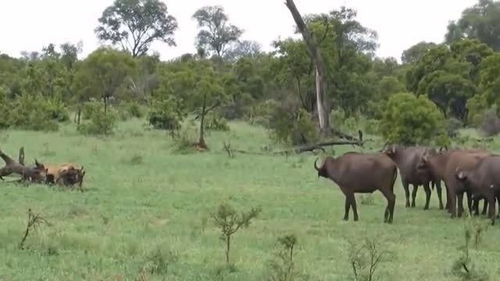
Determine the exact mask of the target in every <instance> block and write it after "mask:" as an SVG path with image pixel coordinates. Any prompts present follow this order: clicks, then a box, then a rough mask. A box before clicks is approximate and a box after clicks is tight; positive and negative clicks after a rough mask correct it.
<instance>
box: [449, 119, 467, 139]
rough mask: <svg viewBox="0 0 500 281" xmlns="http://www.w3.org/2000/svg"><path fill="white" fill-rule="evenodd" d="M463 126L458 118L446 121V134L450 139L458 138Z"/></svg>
mask: <svg viewBox="0 0 500 281" xmlns="http://www.w3.org/2000/svg"><path fill="white" fill-rule="evenodd" d="M463 125H464V124H463V123H462V121H460V120H458V119H456V118H450V119H448V120H446V134H447V135H448V137H450V138H456V137H457V136H458V130H460V128H462V127H463Z"/></svg>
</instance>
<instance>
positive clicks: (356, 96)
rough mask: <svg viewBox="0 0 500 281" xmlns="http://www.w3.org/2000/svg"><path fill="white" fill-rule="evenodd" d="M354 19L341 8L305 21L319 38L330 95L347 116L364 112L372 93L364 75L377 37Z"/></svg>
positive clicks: (353, 13)
mask: <svg viewBox="0 0 500 281" xmlns="http://www.w3.org/2000/svg"><path fill="white" fill-rule="evenodd" d="M356 15H357V12H356V11H355V10H353V9H349V8H346V7H341V8H340V9H339V10H333V11H331V12H330V13H329V14H323V15H312V16H309V17H308V18H307V19H306V22H307V23H308V26H309V27H310V30H311V32H312V33H314V34H316V35H317V36H318V38H320V47H321V49H322V53H323V54H325V64H326V67H327V70H328V73H329V76H328V82H329V83H328V84H329V85H331V86H330V89H331V90H330V92H329V94H330V95H331V98H332V99H333V100H335V103H336V104H337V106H338V107H340V108H342V109H343V110H344V111H345V112H346V113H347V114H348V115H353V114H356V113H358V112H362V111H364V108H365V106H363V105H364V104H366V103H367V102H368V100H370V98H371V95H372V93H373V92H374V91H375V89H374V87H373V84H374V83H372V82H371V81H370V79H369V77H367V75H368V74H369V72H370V69H371V67H372V56H373V52H374V51H375V49H376V47H377V42H376V39H377V34H376V32H374V31H372V30H370V29H368V28H366V27H365V26H363V25H362V24H361V23H359V22H358V21H357V20H356ZM396 65H397V63H396Z"/></svg>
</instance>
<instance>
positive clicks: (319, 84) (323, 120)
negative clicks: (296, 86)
mask: <svg viewBox="0 0 500 281" xmlns="http://www.w3.org/2000/svg"><path fill="white" fill-rule="evenodd" d="M325 78H326V77H324V76H323V75H321V74H320V72H319V71H318V69H317V68H316V106H317V108H318V120H319V128H320V130H321V131H322V133H323V134H328V130H329V129H330V124H329V123H330V120H329V116H328V115H329V112H328V111H326V108H325V102H324V99H323V98H324V95H323V94H322V93H326V80H325Z"/></svg>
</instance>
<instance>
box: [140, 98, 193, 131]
mask: <svg viewBox="0 0 500 281" xmlns="http://www.w3.org/2000/svg"><path fill="white" fill-rule="evenodd" d="M185 115H186V114H185V113H184V110H183V108H182V106H181V102H180V101H179V100H177V99H175V98H173V97H167V98H162V99H153V101H152V102H151V108H150V111H149V113H148V121H149V124H150V125H151V126H153V128H155V129H161V130H171V131H175V130H178V129H179V128H180V127H181V122H182V120H183V119H184V118H185Z"/></svg>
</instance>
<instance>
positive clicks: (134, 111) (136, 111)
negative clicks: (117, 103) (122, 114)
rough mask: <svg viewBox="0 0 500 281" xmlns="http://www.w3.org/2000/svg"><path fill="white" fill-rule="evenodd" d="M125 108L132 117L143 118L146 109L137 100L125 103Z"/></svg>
mask: <svg viewBox="0 0 500 281" xmlns="http://www.w3.org/2000/svg"><path fill="white" fill-rule="evenodd" d="M125 109H126V111H127V112H128V114H129V115H130V116H131V117H134V118H143V117H144V110H143V108H142V106H141V105H140V104H138V103H136V102H130V103H127V104H126V105H125Z"/></svg>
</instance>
